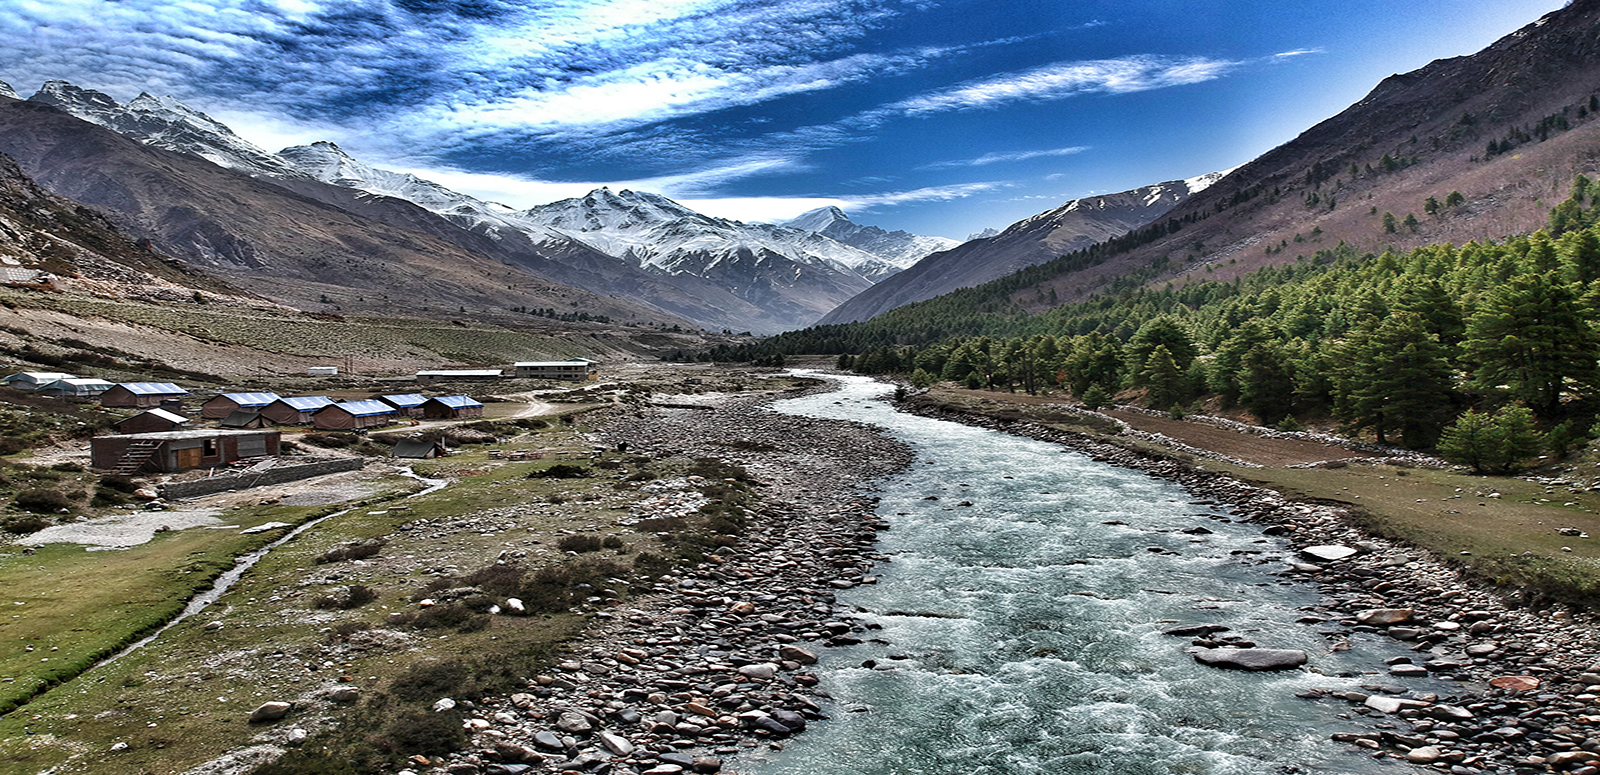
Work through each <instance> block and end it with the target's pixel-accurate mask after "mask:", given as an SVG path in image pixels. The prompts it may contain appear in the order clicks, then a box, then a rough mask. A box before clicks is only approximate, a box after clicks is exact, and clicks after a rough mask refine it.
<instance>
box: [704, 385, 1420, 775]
mask: <svg viewBox="0 0 1600 775" xmlns="http://www.w3.org/2000/svg"><path fill="white" fill-rule="evenodd" d="M889 390H890V388H889V387H888V386H886V385H883V384H882V383H878V382H875V381H872V380H868V379H865V378H856V377H845V378H843V380H842V389H841V391H840V392H834V393H825V394H819V395H813V396H808V397H805V398H800V399H794V400H789V401H783V402H780V403H778V404H777V405H775V407H774V408H775V410H776V411H780V412H786V413H793V414H799V415H807V416H814V417H823V418H830V419H842V420H856V421H860V422H866V423H871V424H873V425H877V426H880V427H882V428H884V429H885V430H886V431H887V432H888V433H890V434H891V435H893V436H894V437H896V438H898V439H900V440H901V441H903V442H905V443H906V444H908V445H910V446H911V448H912V449H913V450H914V451H915V453H916V460H915V462H914V463H913V464H912V466H911V468H910V469H909V470H907V471H906V472H905V473H904V474H902V475H900V476H897V477H895V478H893V479H892V480H890V481H887V482H886V483H884V485H883V490H882V493H881V495H882V501H881V505H880V508H879V513H880V515H882V516H883V517H885V518H886V519H887V521H888V522H889V523H890V524H891V525H892V529H890V530H888V531H886V532H884V533H882V534H881V535H880V545H879V549H880V551H882V552H884V553H886V554H888V555H890V556H891V557H892V562H889V563H885V564H882V565H880V566H879V568H878V571H879V572H881V579H880V581H879V582H878V583H877V584H874V585H863V586H858V587H856V588H854V589H850V590H846V591H844V592H843V593H841V594H840V595H839V600H840V602H841V603H842V604H844V605H845V606H848V607H851V608H856V609H860V611H861V613H860V614H859V616H861V617H862V618H863V619H864V620H865V621H867V622H870V623H873V624H877V625H881V627H882V629H881V630H876V631H869V632H868V633H867V637H871V638H873V639H874V640H869V641H868V642H866V643H863V644H861V645H859V646H852V647H847V648H836V649H824V650H823V651H824V652H825V653H824V655H823V661H822V663H821V664H820V665H819V666H818V668H819V674H820V675H821V676H822V678H823V681H824V683H823V686H824V688H826V689H827V690H828V691H829V692H830V694H832V696H833V697H834V699H835V704H834V705H833V706H832V707H829V708H828V709H827V711H828V713H829V714H830V716H831V720H829V721H824V722H820V723H817V724H814V725H813V726H812V727H811V729H810V730H809V731H807V732H806V733H805V734H804V735H802V736H801V737H800V738H797V739H796V740H795V741H794V742H792V743H791V744H790V745H788V746H787V747H786V748H785V749H784V750H782V751H777V752H763V753H760V754H756V755H741V756H740V759H739V761H738V762H737V764H736V767H737V769H739V771H740V772H743V773H748V774H749V775H790V774H793V775H801V774H802V773H803V774H805V775H814V774H815V773H830V775H922V774H926V775H1030V774H1032V773H1039V774H1041V775H1045V774H1049V775H1066V774H1068V773H1118V774H1119V775H1136V774H1142V773H1218V774H1221V773H1228V774H1233V773H1240V774H1242V773H1281V772H1297V771H1298V772H1351V773H1366V772H1388V773H1401V772H1407V771H1409V768H1408V767H1405V766H1402V765H1391V764H1384V763H1381V762H1378V761H1374V760H1372V759H1370V758H1368V757H1366V756H1363V755H1361V754H1360V753H1357V752H1355V750H1354V749H1353V748H1352V747H1351V746H1348V745H1345V744H1340V743H1333V742H1331V741H1329V740H1328V736H1329V734H1330V733H1332V732H1336V731H1359V727H1357V726H1355V725H1354V724H1353V723H1352V722H1351V721H1349V720H1348V719H1341V718H1339V717H1338V714H1340V713H1345V712H1348V706H1346V705H1345V704H1344V703H1342V702H1331V701H1322V702H1313V701H1308V700H1304V699H1300V698H1297V697H1296V696H1295V695H1296V693H1297V692H1303V691H1306V690H1309V689H1313V688H1322V689H1333V690H1354V689H1355V688H1356V687H1357V685H1359V684H1360V683H1362V682H1364V681H1373V680H1374V679H1378V680H1377V682H1379V683H1387V681H1384V680H1381V679H1382V676H1373V675H1370V673H1373V672H1379V671H1382V670H1383V669H1384V668H1383V663H1382V660H1383V659H1384V658H1385V657H1387V656H1390V655H1393V654H1400V653H1406V652H1404V651H1401V650H1399V649H1398V647H1396V646H1394V645H1392V644H1389V643H1387V642H1381V641H1378V640H1376V639H1369V640H1361V641H1357V642H1356V644H1355V647H1354V648H1353V649H1352V650H1351V651H1350V652H1339V651H1334V652H1330V646H1331V645H1332V643H1333V642H1334V640H1336V639H1335V638H1330V637H1329V636H1325V635H1322V634H1320V633H1319V632H1318V629H1319V625H1315V624H1299V623H1296V620H1297V619H1299V618H1301V617H1303V616H1305V615H1306V614H1305V611H1303V610H1301V609H1300V607H1301V606H1310V605H1313V604H1315V603H1316V602H1317V597H1316V595H1315V592H1314V590H1311V589H1309V588H1307V587H1304V586H1300V585H1293V584H1286V583H1284V582H1283V580H1282V579H1280V578H1279V577H1278V576H1276V575H1274V573H1273V571H1274V570H1278V569H1281V568H1282V567H1283V565H1282V563H1267V564H1259V565H1258V564H1256V563H1258V562H1259V560H1260V559H1262V558H1264V557H1265V558H1271V557H1274V556H1281V555H1282V547H1281V545H1280V544H1278V543H1276V541H1275V539H1268V538H1263V537H1262V536H1261V534H1260V530H1259V528H1255V527H1252V526H1250V525H1247V524H1237V523H1232V522H1228V521H1224V520H1218V519H1213V517H1221V516H1224V512H1221V511H1217V510H1214V509H1212V508H1211V507H1207V506H1203V505H1195V504H1193V503H1192V502H1191V501H1192V500H1193V499H1192V498H1191V497H1190V496H1189V495H1188V494H1187V493H1186V492H1184V491H1183V490H1182V489H1180V488H1178V487H1176V486H1174V485H1172V484H1170V483H1167V482H1164V481H1161V480H1157V479H1153V478H1150V477H1147V476H1145V475H1143V474H1140V473H1137V472H1132V471H1128V470H1124V469H1119V468H1114V467H1111V466H1107V465H1104V464H1100V463H1096V462H1094V461H1092V460H1090V459H1089V458H1088V457H1086V456H1083V455H1081V454H1078V453H1073V452H1066V451H1064V450H1063V449H1062V448H1061V447H1059V446H1055V445H1051V444H1046V443H1043V442H1037V441H1033V440H1030V439H1024V438H1019V437H1015V436H1010V435H1007V434H1003V433H999V432H995V431H989V430H983V429H977V428H970V427H967V426H963V425H959V424H956V423H951V422H946V421H940V420H933V419H928V418H922V417H917V416H913V415H908V414H903V413H900V412H897V411H895V410H894V409H893V408H892V407H891V406H890V405H889V404H887V403H886V402H884V401H882V400H880V399H881V398H882V397H883V396H884V394H885V393H886V392H887V391H889ZM929 496H933V497H935V498H937V500H932V499H929ZM963 503H970V504H971V505H961V504H963ZM1108 523H1109V524H1108ZM1117 523H1121V524H1117ZM1194 527H1204V528H1206V529H1208V530H1211V531H1214V532H1213V533H1211V534H1209V535H1191V534H1186V533H1184V532H1181V531H1183V530H1184V529H1188V528H1194ZM1153 548H1159V549H1160V551H1152V549H1153ZM1236 551H1248V552H1265V554H1259V555H1258V554H1246V555H1241V554H1233V552H1236ZM1197 623H1217V624H1225V625H1227V626H1229V627H1230V628H1232V631H1233V632H1234V633H1240V634H1243V635H1244V636H1245V637H1247V638H1250V639H1252V640H1254V641H1255V642H1256V643H1257V644H1258V645H1260V646H1262V647H1267V648H1295V649H1303V650H1305V651H1306V652H1308V653H1309V654H1310V655H1311V662H1310V666H1309V667H1308V668H1307V669H1305V670H1299V671H1288V672H1283V673H1241V672H1234V671H1225V670H1218V669H1215V668H1208V667H1204V666H1201V665H1199V664H1197V663H1195V662H1194V660H1193V659H1192V658H1191V657H1190V656H1189V655H1188V654H1187V653H1186V652H1185V649H1186V648H1187V647H1188V646H1189V639H1187V638H1179V637H1173V636H1168V635H1164V634H1163V631H1164V630H1168V629H1172V628H1174V627H1177V626H1179V624H1197ZM1321 627H1322V628H1326V626H1325V625H1322V626H1321ZM878 640H881V641H882V642H875V641H878ZM868 665H871V666H868ZM1362 672H1366V673H1368V675H1365V676H1363V675H1359V674H1360V673H1362ZM1341 674H1343V675H1344V676H1345V677H1341Z"/></svg>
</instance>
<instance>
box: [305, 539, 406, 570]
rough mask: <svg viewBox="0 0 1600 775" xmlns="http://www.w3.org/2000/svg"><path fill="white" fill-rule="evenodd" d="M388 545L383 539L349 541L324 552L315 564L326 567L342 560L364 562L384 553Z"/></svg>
mask: <svg viewBox="0 0 1600 775" xmlns="http://www.w3.org/2000/svg"><path fill="white" fill-rule="evenodd" d="M387 543H388V542H387V541H385V540H383V539H382V538H363V539H361V540H360V541H349V542H347V543H342V544H339V545H338V546H335V547H333V548H332V549H329V550H328V551H326V552H323V553H322V554H321V555H320V556H318V557H317V559H316V560H315V561H314V562H315V563H316V564H318V565H324V564H326V563H330V562H339V561H341V560H364V559H366V558H368V557H371V556H373V555H376V554H377V553H378V552H380V551H382V550H383V547H384V545H385V544H387Z"/></svg>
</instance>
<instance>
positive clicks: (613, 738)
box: [599, 732, 633, 756]
mask: <svg viewBox="0 0 1600 775" xmlns="http://www.w3.org/2000/svg"><path fill="white" fill-rule="evenodd" d="M599 738H600V744H601V745H603V746H605V747H606V750H607V751H610V752H612V753H614V754H616V755H618V756H631V755H633V743H630V742H628V740H627V738H624V737H622V736H621V735H616V734H612V733H610V732H601V733H600V734H599Z"/></svg>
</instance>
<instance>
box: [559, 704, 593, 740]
mask: <svg viewBox="0 0 1600 775" xmlns="http://www.w3.org/2000/svg"><path fill="white" fill-rule="evenodd" d="M556 729H559V730H561V731H563V732H566V733H567V734H569V735H581V734H587V733H589V732H592V731H594V725H593V724H590V723H589V719H587V718H585V717H584V715H583V714H582V713H574V712H573V711H570V710H569V711H567V712H565V713H562V714H561V715H560V716H557V717H556Z"/></svg>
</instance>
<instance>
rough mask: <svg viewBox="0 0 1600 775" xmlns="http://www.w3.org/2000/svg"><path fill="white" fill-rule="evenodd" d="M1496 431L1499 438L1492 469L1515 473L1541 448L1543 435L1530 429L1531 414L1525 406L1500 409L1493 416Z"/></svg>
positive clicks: (1542, 446) (1531, 427) (1531, 425)
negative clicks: (1496, 455)
mask: <svg viewBox="0 0 1600 775" xmlns="http://www.w3.org/2000/svg"><path fill="white" fill-rule="evenodd" d="M1494 427H1495V432H1496V433H1497V434H1498V435H1499V437H1500V448H1499V450H1498V452H1499V457H1498V458H1497V459H1495V460H1494V464H1495V468H1496V469H1497V470H1499V471H1500V472H1502V473H1506V474H1514V473H1516V472H1518V471H1521V470H1522V469H1523V468H1524V467H1526V466H1527V463H1528V461H1529V460H1531V459H1533V458H1534V457H1535V456H1537V455H1538V454H1539V452H1540V451H1541V450H1543V449H1544V435H1543V434H1541V433H1539V431H1538V430H1537V429H1536V428H1534V427H1533V412H1531V411H1529V409H1528V408H1527V407H1525V406H1517V405H1514V404H1513V405H1511V406H1503V407H1500V411H1498V412H1495V413H1494Z"/></svg>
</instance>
